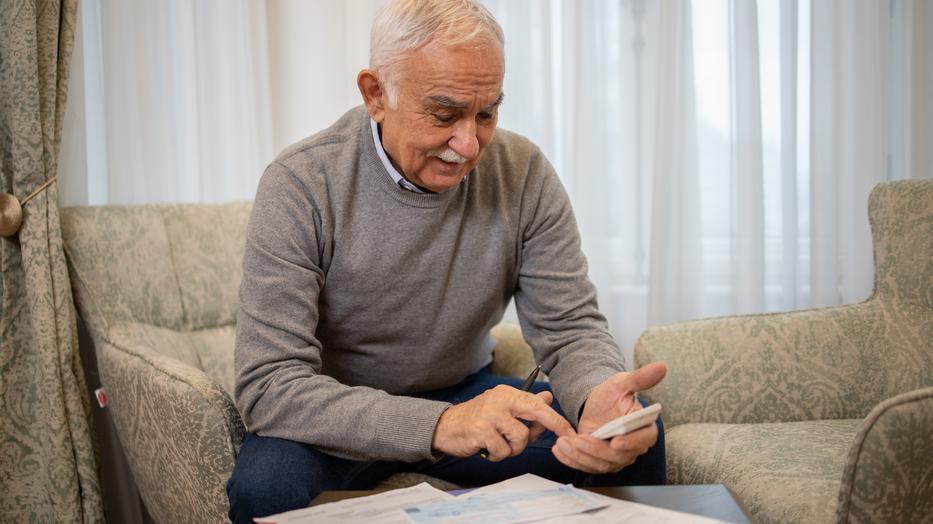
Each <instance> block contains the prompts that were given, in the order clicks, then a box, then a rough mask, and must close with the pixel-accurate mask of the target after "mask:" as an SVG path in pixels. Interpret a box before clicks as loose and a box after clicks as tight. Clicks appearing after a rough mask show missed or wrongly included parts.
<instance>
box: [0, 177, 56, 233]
mask: <svg viewBox="0 0 933 524" xmlns="http://www.w3.org/2000/svg"><path fill="white" fill-rule="evenodd" d="M57 178H58V175H55V176H53V177H52V178H50V179H48V180H46V181H45V183H44V184H42V185H41V186H39V189H36V190H35V191H33V192H32V194H30V195H29V196H28V197H26V198H24V199H23V201H22V203H20V201H19V200H17V199H16V197H15V196H13V195H11V194H10V193H0V236H4V237H11V236H13V235H15V234H16V233H18V232H19V228H20V226H22V225H23V206H25V205H26V204H28V203H29V201H30V200H32V199H33V197H35V196H36V195H38V194H39V193H41V192H42V191H44V190H45V188H47V187H49V186H50V185H52V182H55V180H56V179H57Z"/></svg>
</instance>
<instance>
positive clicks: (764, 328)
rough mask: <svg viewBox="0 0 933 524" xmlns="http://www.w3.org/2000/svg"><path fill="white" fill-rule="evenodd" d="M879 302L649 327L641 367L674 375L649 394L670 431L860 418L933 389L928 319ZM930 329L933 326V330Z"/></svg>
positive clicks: (639, 346)
mask: <svg viewBox="0 0 933 524" xmlns="http://www.w3.org/2000/svg"><path fill="white" fill-rule="evenodd" d="M912 315H914V313H913V312H911V311H901V310H896V309H893V306H891V305H888V304H885V303H883V302H880V301H876V300H869V301H867V302H863V303H861V304H856V305H848V306H839V307H831V308H822V309H812V310H805V311H795V312H788V313H774V314H762V315H743V316H733V317H722V318H713V319H706V320H698V321H693V322H683V323H678V324H672V325H669V326H662V327H656V328H651V329H649V330H647V331H646V332H645V333H644V334H643V335H642V336H641V337H640V338H639V340H638V342H637V343H636V345H635V361H636V364H637V365H639V366H641V365H644V364H646V363H649V362H654V361H658V360H660V361H665V362H667V364H668V366H669V373H668V376H667V378H666V379H665V380H664V381H663V382H662V383H661V384H659V385H658V386H657V387H655V388H654V389H653V390H651V391H649V392H646V393H645V394H644V396H645V398H647V399H648V400H650V401H652V402H661V403H662V404H663V405H664V413H665V417H666V422H667V424H669V425H670V426H675V425H677V424H683V423H686V422H719V423H756V422H779V421H797V420H814V419H842V418H862V417H864V416H865V415H866V414H867V413H868V412H869V410H870V409H871V408H872V407H873V406H874V405H875V404H877V403H878V402H880V401H881V400H883V399H885V398H888V397H892V396H894V395H896V394H897V393H899V392H903V391H909V390H911V389H915V388H918V387H922V386H925V385H929V384H930V383H931V376H930V369H931V368H930V366H929V364H928V363H929V361H930V356H929V354H928V353H929V351H928V350H927V349H925V348H926V347H927V345H928V343H927V342H924V338H925V335H924V329H925V328H924V327H923V326H924V324H925V323H926V324H928V322H929V315H928V314H927V313H924V312H923V311H917V312H916V316H912ZM926 329H928V328H926Z"/></svg>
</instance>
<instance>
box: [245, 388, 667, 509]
mask: <svg viewBox="0 0 933 524" xmlns="http://www.w3.org/2000/svg"><path fill="white" fill-rule="evenodd" d="M521 383H522V380H521V379H518V378H513V377H503V376H499V375H493V374H492V373H490V372H489V371H488V370H482V371H480V372H478V373H475V374H473V375H470V376H469V377H467V378H466V379H464V380H463V381H462V382H461V383H459V384H457V385H455V386H451V387H449V388H445V389H441V390H437V391H430V392H426V393H420V394H417V395H414V396H417V397H421V398H426V399H431V400H444V401H447V402H450V403H452V404H459V403H461V402H465V401H467V400H469V399H471V398H473V397H475V396H477V395H479V394H480V393H482V392H483V391H486V390H487V389H490V388H492V387H495V386H496V385H498V384H508V385H510V386H513V387H516V388H520V387H521ZM546 390H550V384H549V383H547V382H536V383H535V384H534V386H533V387H532V391H533V392H535V393H537V392H540V391H546ZM551 406H552V407H553V408H554V409H555V410H556V411H557V412H558V413H561V415H563V412H562V411H561V409H560V406H559V405H558V404H557V401H556V400H555V401H554V402H553V403H552V404H551ZM657 425H658V442H657V444H655V445H654V447H652V448H651V449H650V450H648V453H646V454H644V455H642V456H641V457H638V460H636V461H635V463H634V464H632V465H631V466H629V467H627V468H625V469H623V470H622V471H620V472H618V473H611V474H606V475H591V474H588V473H584V472H582V471H577V470H575V469H572V468H570V467H568V466H565V465H563V464H561V463H560V462H559V461H558V460H557V459H556V458H555V457H554V455H553V454H552V453H551V447H553V446H554V443H555V442H556V440H557V438H556V437H555V435H554V433H552V432H550V431H545V432H544V433H543V434H542V435H541V437H540V438H538V440H537V441H536V442H532V443H530V444H529V445H528V447H527V448H525V451H524V452H522V454H521V455H518V456H516V457H510V458H507V459H505V460H502V461H500V462H489V461H487V460H485V459H482V458H480V457H479V456H478V455H474V456H471V457H463V458H460V457H444V458H442V459H441V460H439V461H437V462H433V461H430V460H424V461H421V462H414V463H406V462H395V461H391V462H356V461H352V460H347V459H342V458H337V457H334V456H332V455H328V454H326V453H323V452H321V451H318V450H317V449H315V448H314V447H312V446H310V445H308V444H304V443H301V442H294V441H291V440H285V439H279V438H273V437H260V436H258V435H255V434H252V433H250V434H248V435H247V436H246V439H244V441H243V445H242V447H241V448H240V454H239V456H238V457H237V461H236V466H235V467H234V470H233V475H232V476H231V477H230V480H229V481H228V482H227V496H228V498H229V499H230V519H231V520H232V521H234V522H238V523H239V522H244V523H245V522H252V518H253V517H262V516H267V515H271V514H274V513H281V512H283V511H288V510H292V509H298V508H303V507H306V506H308V504H310V503H311V500H313V499H314V498H315V497H317V496H318V495H319V494H320V493H321V492H322V491H326V490H346V489H371V488H373V487H375V486H376V485H377V484H379V482H381V481H382V480H384V479H385V478H387V477H388V476H390V475H392V474H393V473H397V472H403V471H411V472H416V473H424V474H426V475H431V476H433V477H437V478H440V479H443V480H446V481H449V482H453V483H455V484H459V485H461V486H482V485H486V484H491V483H494V482H499V481H501V480H505V479H509V478H512V477H514V476H517V475H521V474H524V473H534V474H536V475H540V476H542V477H545V478H548V479H551V480H554V481H557V482H561V483H564V484H567V483H572V484H573V485H575V486H578V487H586V486H633V485H660V484H665V483H666V479H667V476H666V475H667V472H666V470H665V464H664V426H663V424H662V423H661V419H660V418H659V419H658V422H657Z"/></svg>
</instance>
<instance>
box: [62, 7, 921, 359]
mask: <svg viewBox="0 0 933 524" xmlns="http://www.w3.org/2000/svg"><path fill="white" fill-rule="evenodd" d="M485 3H486V4H487V5H488V6H489V7H490V9H491V10H492V11H493V12H494V13H495V15H496V17H497V18H498V20H499V21H500V23H501V24H502V26H503V28H504V29H505V33H506V41H507V44H506V55H507V56H506V67H507V71H506V84H505V92H506V102H505V104H504V105H503V109H502V117H501V125H502V126H503V127H506V128H510V129H513V130H516V131H518V132H521V133H523V134H525V135H527V136H529V137H530V138H531V139H533V140H534V141H535V142H536V143H538V144H539V145H540V146H541V147H542V149H543V150H544V151H545V153H546V154H547V155H548V157H549V158H550V159H551V161H552V163H553V164H554V165H555V167H556V169H557V171H558V173H559V174H560V175H561V176H562V178H563V181H564V183H565V185H566V186H567V188H568V191H569V192H570V194H571V198H572V199H573V202H574V207H575V210H576V213H577V217H578V221H579V224H580V229H581V233H582V235H583V242H584V250H585V252H586V254H587V257H588V259H589V262H590V273H591V277H592V278H593V279H594V280H595V282H596V284H597V287H598V288H599V290H600V295H599V296H600V305H601V308H602V309H603V311H604V312H605V313H606V314H607V316H608V318H609V321H610V328H611V330H612V331H613V332H614V333H615V335H616V336H617V338H618V339H619V340H620V341H621V343H622V345H623V346H624V347H625V348H626V350H627V351H630V348H631V346H632V343H633V342H634V340H635V338H636V337H637V336H638V335H639V334H640V333H641V332H642V331H643V330H644V328H645V327H646V326H648V325H654V324H658V323H666V322H672V321H678V320H686V319H691V318H698V317H703V316H713V315H722V314H732V313H750V312H760V311H774V310H786V309H793V308H805V307H813V306H824V305H831V304H838V303H842V302H854V301H859V300H861V299H864V298H866V297H867V296H868V294H869V293H870V291H871V283H872V280H871V275H872V259H871V241H870V236H869V229H868V222H867V216H866V208H867V197H868V192H869V191H870V189H871V188H872V187H873V186H874V184H875V183H877V182H879V181H881V180H887V179H897V178H907V177H919V176H926V177H931V176H933V166H931V154H933V153H930V151H933V103H931V102H930V100H933V89H931V86H933V7H930V6H928V5H927V3H926V2H924V1H923V0H813V2H812V5H811V2H810V0H799V1H798V0H757V1H746V0H702V1H698V0H694V1H689V0H658V1H649V0H600V1H597V0H589V1H581V2H569V1H561V0H487V1H486V2H485ZM380 4H381V2H380V1H379V0H350V1H347V2H331V1H327V0H314V1H301V0H277V1H274V2H268V3H259V2H249V1H245V0H244V1H238V2H233V1H224V2H220V1H205V2H196V3H190V2H181V1H174V2H171V1H170V2H157V3H149V2H137V1H130V2H105V3H102V2H100V1H99V0H98V1H94V0H87V1H85V2H83V3H82V17H83V20H82V22H81V27H80V28H79V39H80V40H79V47H81V46H82V44H83V49H82V50H77V51H76V58H75V60H74V61H73V63H74V64H75V67H76V68H78V69H79V70H80V74H76V73H75V72H73V73H72V78H73V80H75V79H76V78H78V80H76V81H77V82H79V83H80V85H75V82H73V83H72V99H71V100H70V101H69V110H71V109H72V108H75V112H76V113H80V114H78V115H72V118H71V120H70V121H66V131H65V135H66V136H65V140H64V144H63V156H64V158H63V162H61V164H62V169H63V170H64V169H70V170H72V171H74V172H77V173H81V172H82V170H83V172H86V173H87V176H85V177H83V178H82V177H80V176H72V175H69V176H66V177H65V180H64V182H65V184H66V185H65V189H64V199H65V201H66V203H88V202H89V203H104V202H111V203H128V202H144V201H165V200H176V201H216V200H230V199H239V198H251V197H252V194H253V191H254V190H255V186H256V181H257V180H258V177H259V175H260V174H261V172H262V169H263V167H264V165H265V164H266V163H267V162H268V161H269V160H271V158H272V157H273V156H274V154H275V153H276V152H277V151H279V150H280V149H281V148H283V147H284V146H286V145H288V144H289V143H291V142H294V141H296V140H298V139H300V138H302V137H304V136H306V135H308V134H311V133H312V132H314V131H316V130H319V129H321V128H323V127H325V126H327V125H328V124H329V123H331V122H332V121H333V120H334V119H335V118H337V117H338V116H339V115H340V114H341V113H342V112H343V111H344V110H345V109H347V108H348V107H350V106H352V105H355V104H357V103H359V95H358V93H357V91H356V87H355V75H356V72H357V71H358V70H359V69H360V68H361V67H365V65H366V62H367V57H368V32H369V26H370V23H371V20H372V16H373V14H374V13H375V10H376V9H377V8H378V6H379V5H380ZM82 31H84V34H83V35H82V33H81V32H82ZM82 52H83V56H79V53H82ZM79 77H80V78H79ZM75 93H78V94H77V95H76V94H75ZM75 98H78V99H79V101H78V102H76V103H71V102H72V100H73V99H75ZM82 101H83V103H82ZM82 111H83V113H82ZM69 122H70V123H69ZM69 180H71V181H74V186H75V187H72V188H71V189H70V190H69V186H68V184H69Z"/></svg>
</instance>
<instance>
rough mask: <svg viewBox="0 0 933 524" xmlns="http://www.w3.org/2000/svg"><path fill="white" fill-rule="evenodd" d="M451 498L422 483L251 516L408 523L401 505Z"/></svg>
mask: <svg viewBox="0 0 933 524" xmlns="http://www.w3.org/2000/svg"><path fill="white" fill-rule="evenodd" d="M452 498H454V496H453V495H451V494H450V493H447V492H445V491H441V490H439V489H437V488H435V487H433V486H431V485H430V484H428V483H426V482H422V483H421V484H418V485H417V486H412V487H409V488H400V489H393V490H392V491H386V492H384V493H377V494H375V495H369V496H368V497H358V498H354V499H346V500H341V501H339V502H331V503H328V504H321V505H320V506H311V507H310V508H303V509H296V510H294V511H288V512H285V513H279V514H277V515H270V516H268V517H263V518H258V519H253V521H254V522H256V523H257V524H305V523H309V524H310V523H312V522H313V523H314V524H338V523H339V524H344V523H346V522H359V523H363V524H409V520H408V517H406V516H405V512H404V511H402V510H403V509H405V508H410V507H417V506H419V505H424V504H430V503H432V502H440V501H444V500H449V499H452Z"/></svg>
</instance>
